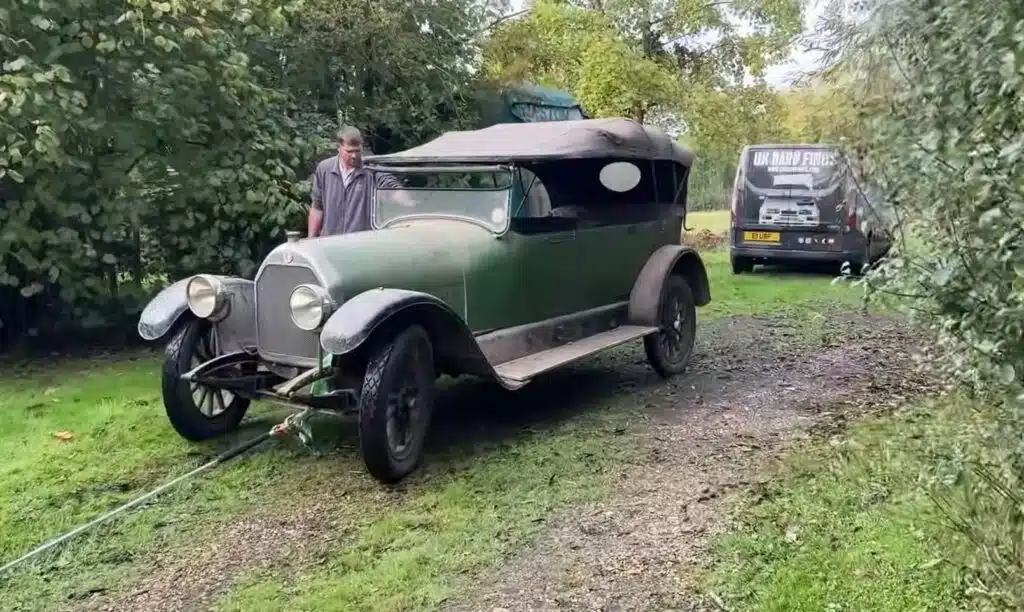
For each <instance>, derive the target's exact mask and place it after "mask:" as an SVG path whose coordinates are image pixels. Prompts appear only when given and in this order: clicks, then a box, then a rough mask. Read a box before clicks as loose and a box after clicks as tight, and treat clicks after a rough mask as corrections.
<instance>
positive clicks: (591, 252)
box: [138, 119, 711, 483]
mask: <svg viewBox="0 0 1024 612" xmlns="http://www.w3.org/2000/svg"><path fill="white" fill-rule="evenodd" d="M692 161H693V156H692V155H691V154H690V153H689V152H688V151H687V150H685V149H684V148H682V147H681V146H680V145H679V144H677V143H675V142H673V141H672V140H671V139H670V138H669V137H668V136H666V135H665V133H664V132H662V131H661V130H659V129H657V128H654V127H651V126H646V125H643V124H640V123H637V122H635V121H632V120H628V119H584V120H573V121H551V122H536V123H520V124H514V123H508V124H498V125H493V126H490V127H487V128H484V129H480V130H472V131H462V132H448V133H445V134H443V135H442V136H440V137H438V138H436V139H435V140H432V141H430V142H427V143H426V144H423V145H421V146H418V147H414V148H412V149H409V150H406V151H402V152H399V153H394V154H390V155H378V156H371V157H367V158H366V165H367V167H369V168H371V169H373V170H374V171H375V172H378V173H386V174H388V175H391V176H393V177H396V178H398V179H399V180H398V182H397V183H398V184H400V185H401V187H396V186H395V185H396V182H395V181H386V184H388V185H390V187H389V188H385V187H384V186H383V185H384V184H385V183H382V182H380V181H377V183H378V184H377V187H376V189H375V191H374V196H373V198H374V202H373V206H372V211H373V212H372V214H373V227H374V229H373V230H371V231H365V232H356V233H350V234H345V235H336V236H325V237H319V238H312V239H309V238H307V239H300V238H299V237H298V234H297V233H291V234H290V235H289V239H288V241H287V242H285V243H284V244H281V245H280V246H278V247H276V248H275V249H274V250H273V251H271V252H270V254H268V255H267V257H266V259H265V260H264V261H263V262H262V264H261V265H260V267H259V270H258V271H257V273H256V276H255V279H253V280H248V279H243V278H234V277H226V276H217V275H211V274H198V275H196V276H192V277H190V278H186V279H182V280H180V281H178V282H176V283H174V284H172V285H170V286H168V287H167V288H165V289H163V290H162V291H161V292H160V293H159V294H158V295H157V296H156V297H155V298H154V299H153V300H152V301H151V302H150V303H149V304H148V305H147V306H146V308H145V310H144V311H143V313H142V315H141V318H140V321H139V325H138V331H139V334H140V335H141V336H142V337H143V338H145V339H147V340H161V339H165V338H169V341H168V349H167V355H166V362H165V365H164V369H163V399H164V405H165V407H166V411H167V415H168V417H169V419H170V421H171V424H172V425H173V426H174V428H175V429H176V430H177V431H178V433H179V434H180V435H182V436H183V437H185V438H187V439H189V440H202V439H207V438H211V437H214V436H218V435H221V434H224V433H226V432H229V431H230V430H232V429H234V428H235V427H237V426H238V424H239V422H240V421H241V419H242V417H243V416H244V414H245V412H246V410H247V408H248V406H249V402H250V400H251V399H254V398H258V397H261V396H262V397H270V398H274V399H275V400H277V401H281V402H287V403H289V404H292V405H295V406H298V407H300V408H301V410H300V411H297V412H296V414H294V415H292V416H293V417H295V420H293V421H291V422H290V423H291V425H290V427H291V428H292V429H293V430H297V433H298V434H299V436H300V438H302V439H303V441H304V442H308V441H309V439H308V437H309V431H308V428H306V426H305V420H304V418H305V416H307V415H309V414H311V413H313V412H317V411H322V410H328V411H332V412H334V413H341V414H353V415H355V416H357V418H358V430H359V444H360V450H361V453H362V457H363V461H364V462H365V465H366V467H367V469H368V471H369V472H370V473H371V474H372V475H373V476H374V477H375V478H376V479H378V480H379V481H381V482H384V483H393V482H396V481H398V480H401V479H402V478H404V477H405V476H406V475H408V474H409V473H411V472H412V471H413V470H415V469H416V467H417V465H418V464H419V463H420V461H421V455H422V449H423V442H424V438H425V436H426V433H427V429H428V424H429V422H430V419H431V412H432V408H433V404H434V389H435V381H436V379H437V378H438V377H439V376H440V375H449V376H453V377H455V376H460V375H474V376H478V377H485V378H487V379H490V380H493V381H494V382H496V383H497V384H499V385H501V386H503V387H505V388H506V389H509V390H515V389H518V388H520V387H522V386H523V385H525V384H527V383H529V382H530V381H531V380H532V379H534V378H535V377H537V376H539V375H541V374H543V373H545V372H548V371H549V370H552V369H554V368H557V367H560V366H564V365H566V364H569V363H572V362H575V361H577V360H579V359H582V358H585V357H588V356H590V355H593V354H595V353H597V352H599V351H602V350H604V349H608V348H610V347H614V346H616V345H620V344H622V343H625V342H628V341H631V340H636V339H641V338H642V339H643V344H644V347H645V349H646V354H647V359H648V361H649V363H650V364H651V366H652V367H653V368H654V369H655V370H656V371H657V372H658V373H659V374H660V375H662V376H666V377H667V376H671V375H674V374H677V373H679V372H682V371H683V370H684V369H685V367H686V365H687V363H688V362H689V360H690V358H691V354H692V350H693V343H694V337H695V332H696V329H695V326H696V312H695V307H696V306H703V305H705V304H707V303H708V302H709V301H710V299H711V296H710V290H709V287H708V279H707V274H706V271H705V268H704V263H703V262H702V260H701V258H700V256H699V255H698V254H697V253H696V252H695V251H694V250H693V249H691V248H689V247H686V246H682V245H681V244H680V228H681V226H682V219H683V218H684V217H685V214H686V187H687V179H688V177H689V173H690V168H691V165H692ZM314 383H315V384H316V385H320V387H321V389H320V391H311V389H313V388H314V386H315V385H314ZM290 418H292V417H290Z"/></svg>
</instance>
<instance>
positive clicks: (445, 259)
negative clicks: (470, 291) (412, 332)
mask: <svg viewBox="0 0 1024 612" xmlns="http://www.w3.org/2000/svg"><path fill="white" fill-rule="evenodd" d="M497 243H498V239H497V237H496V236H495V235H494V234H493V233H492V232H490V231H488V230H486V229H484V228H483V227H480V226H477V225H474V224H472V223H470V222H466V221H457V220H446V219H417V220H410V221H407V222H402V223H399V224H396V225H394V226H391V227H388V228H386V229H382V230H373V231H365V232H353V233H351V234H341V235H337V236H325V237H322V238H313V239H305V240H299V241H297V242H289V243H285V244H282V245H280V246H278V247H277V248H276V249H274V251H273V252H271V254H270V255H268V256H267V259H266V262H265V263H264V265H266V264H267V263H288V262H287V260H288V259H291V261H292V263H293V264H300V263H304V264H306V265H309V266H310V267H311V268H313V270H314V272H315V273H316V275H317V276H318V277H319V278H320V280H321V282H323V283H324V285H325V286H326V288H327V289H328V291H329V292H330V293H331V295H332V297H334V298H335V299H336V300H338V301H344V300H345V299H347V298H351V297H352V296H353V295H356V294H358V293H361V292H363V291H366V290H368V289H374V288H377V287H395V288H402V289H409V290H412V291H423V292H426V293H430V294H432V295H435V296H437V297H439V298H441V299H443V300H444V301H445V302H447V303H448V304H449V305H450V306H451V307H452V308H454V309H455V310H456V311H457V312H460V313H462V312H463V310H464V299H465V272H466V270H467V268H468V266H469V264H470V261H471V259H472V258H475V257H477V256H479V255H481V254H482V252H486V251H488V250H490V249H495V248H497Z"/></svg>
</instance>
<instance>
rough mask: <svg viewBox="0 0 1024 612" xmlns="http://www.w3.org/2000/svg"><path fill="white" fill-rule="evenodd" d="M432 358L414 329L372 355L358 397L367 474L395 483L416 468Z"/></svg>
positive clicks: (430, 393)
mask: <svg viewBox="0 0 1024 612" xmlns="http://www.w3.org/2000/svg"><path fill="white" fill-rule="evenodd" d="M434 379H435V368H434V356H433V347H432V346H431V343H430V336H429V335H428V334H427V332H426V330H425V329H423V328H422V327H420V326H418V325H413V326H411V327H409V328H407V329H405V330H404V331H402V332H401V333H399V334H398V335H397V336H395V337H394V338H393V339H391V340H390V341H388V342H386V343H384V344H383V345H382V346H381V347H379V348H378V350H377V351H375V353H374V355H373V357H372V358H371V359H370V362H369V363H368V364H367V367H366V374H365V376H364V378H363V388H362V393H361V394H360V398H359V446H360V451H361V452H362V455H363V461H364V463H365V464H366V468H367V470H368V471H369V472H370V474H371V475H372V476H373V477H374V478H376V479H377V480H379V481H380V482H383V483H387V484H390V483H394V482H397V481H399V480H401V479H403V478H405V477H406V476H407V475H409V474H410V473H411V472H412V471H413V470H415V469H416V467H417V466H418V465H419V463H420V460H421V459H422V455H423V443H424V440H425V439H426V435H427V429H428V426H429V424H430V417H431V414H432V412H433V404H434Z"/></svg>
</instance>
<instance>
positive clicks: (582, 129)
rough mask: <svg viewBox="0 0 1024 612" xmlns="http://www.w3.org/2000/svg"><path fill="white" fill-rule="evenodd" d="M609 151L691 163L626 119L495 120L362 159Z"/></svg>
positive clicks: (466, 159)
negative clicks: (494, 123) (484, 125)
mask: <svg viewBox="0 0 1024 612" xmlns="http://www.w3.org/2000/svg"><path fill="white" fill-rule="evenodd" d="M609 157H613V158H629V159H643V160H649V159H655V160H669V161H674V162H676V163H679V164H682V165H683V166H687V167H689V166H690V165H691V164H692V163H693V153H691V152H690V151H689V150H688V149H686V148H685V147H683V146H682V145H680V144H679V143H677V142H675V141H673V140H672V139H671V138H669V136H668V135H667V134H666V133H665V132H664V131H662V130H661V129H659V128H657V127H654V126H650V125H643V124H641V123H639V122H637V121H633V120H632V119H579V120H574V121H538V122H533V123H499V124H497V125H492V126H490V127H485V128H483V129H479V130H467V131H457V132H446V133H444V134H442V135H441V136H438V137H437V138H435V139H434V140H431V141H429V142H426V143H424V144H422V145H419V146H418V147H413V148H411V149H406V150H405V151H398V152H396V153H390V154H387V155H374V156H368V157H367V158H366V162H367V163H369V164H380V165H400V164H423V163H494V164H500V163H511V162H517V161H531V160H532V161H540V160H552V159H587V158H590V159H593V158H609Z"/></svg>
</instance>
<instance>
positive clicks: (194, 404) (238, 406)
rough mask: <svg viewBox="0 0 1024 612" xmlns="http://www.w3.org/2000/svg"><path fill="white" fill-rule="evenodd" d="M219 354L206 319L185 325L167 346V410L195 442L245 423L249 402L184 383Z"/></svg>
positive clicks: (177, 426) (177, 427)
mask: <svg viewBox="0 0 1024 612" xmlns="http://www.w3.org/2000/svg"><path fill="white" fill-rule="evenodd" d="M218 354H219V347H218V341H217V333H216V330H215V329H214V328H213V325H211V324H210V322H209V321H207V320H206V319H195V320H192V321H189V322H187V323H185V325H183V326H182V327H181V329H180V330H179V331H178V333H177V334H175V336H174V338H173V339H172V340H171V342H170V344H168V346H167V356H166V357H165V358H164V367H163V384H162V387H163V397H164V409H165V410H166V411H167V418H168V419H169V420H170V422H171V426H172V427H174V429H175V431H177V432H178V434H179V435H181V437H183V438H185V439H186V440H192V441H194V442H197V441H200V440H207V439H209V438H215V437H218V436H221V435H223V434H226V433H228V432H230V431H232V430H234V429H235V428H236V427H238V424H239V423H240V422H241V421H242V417H244V416H245V413H246V411H247V410H248V409H249V400H248V399H246V398H244V397H239V396H237V395H235V394H234V393H232V392H230V391H224V390H221V389H216V388H214V387H210V386H208V385H204V384H200V383H194V382H193V383H190V382H188V381H186V380H182V378H181V376H182V374H185V373H186V372H188V371H189V370H191V369H192V368H194V367H196V366H198V365H200V364H202V363H205V362H207V361H209V360H210V359H213V358H214V357H216V356H217V355H218Z"/></svg>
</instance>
